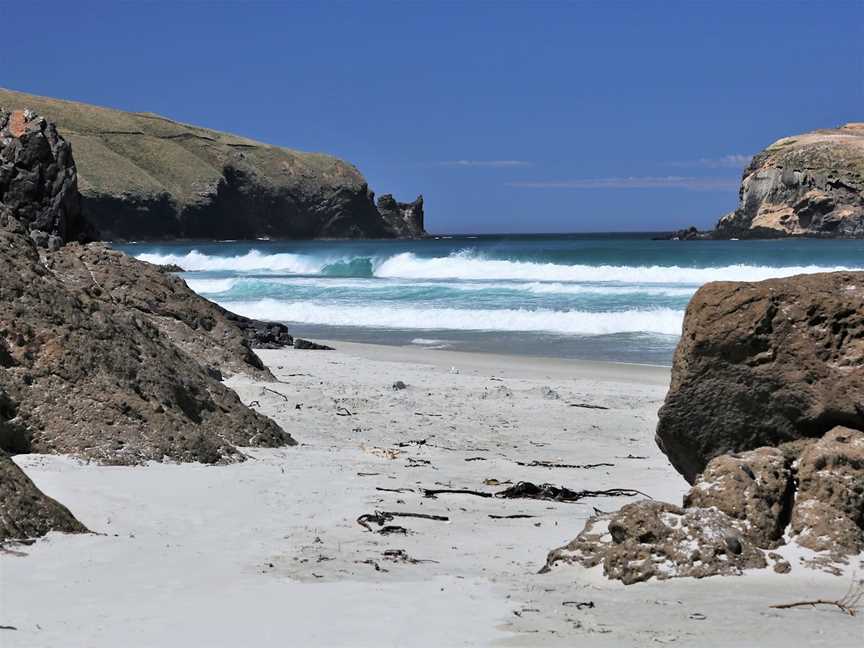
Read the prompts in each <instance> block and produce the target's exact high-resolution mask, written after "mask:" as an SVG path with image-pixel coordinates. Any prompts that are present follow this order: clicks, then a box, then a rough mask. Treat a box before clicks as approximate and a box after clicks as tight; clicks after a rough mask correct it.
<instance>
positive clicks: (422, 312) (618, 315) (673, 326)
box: [220, 299, 684, 335]
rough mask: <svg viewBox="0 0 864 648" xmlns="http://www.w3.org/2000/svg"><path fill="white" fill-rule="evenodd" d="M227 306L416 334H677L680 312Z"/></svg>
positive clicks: (274, 303)
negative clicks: (459, 332)
mask: <svg viewBox="0 0 864 648" xmlns="http://www.w3.org/2000/svg"><path fill="white" fill-rule="evenodd" d="M220 303H221V304H222V305H223V306H225V307H226V308H228V309H230V310H232V311H234V312H237V313H240V314H241V315H246V316H248V317H255V318H260V319H266V320H277V321H285V322H297V323H303V324H326V325H330V326H364V327H370V328H394V329H417V330H434V329H445V330H461V331H543V332H549V333H562V334H571V335H580V334H581V335H602V334H611V333H627V332H647V333H660V334H666V335H679V334H680V332H681V323H682V321H683V318H684V311H682V310H675V309H671V308H658V309H651V310H626V311H610V312H590V311H577V310H571V311H555V310H536V311H532V310H524V309H477V310H467V309H458V308H413V307H386V308H385V307H382V306H380V305H378V306H348V305H339V306H335V307H334V305H333V304H326V303H318V302H309V301H307V302H298V301H294V302H286V301H278V300H275V299H261V300H257V301H222V302H220Z"/></svg>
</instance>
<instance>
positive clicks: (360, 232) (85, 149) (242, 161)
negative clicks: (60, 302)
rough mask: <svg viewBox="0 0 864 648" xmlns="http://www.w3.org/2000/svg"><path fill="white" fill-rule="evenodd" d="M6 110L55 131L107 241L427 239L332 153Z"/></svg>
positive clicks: (100, 113)
mask: <svg viewBox="0 0 864 648" xmlns="http://www.w3.org/2000/svg"><path fill="white" fill-rule="evenodd" d="M0 107H5V108H6V109H8V110H12V109H24V108H29V109H32V110H35V111H37V112H39V113H40V114H41V115H44V116H45V117H46V118H48V119H50V120H51V121H52V122H55V123H56V124H57V128H58V129H59V131H60V133H62V135H63V136H64V137H66V138H67V139H68V140H69V142H70V143H71V144H72V146H73V148H74V150H75V157H76V160H77V162H78V183H79V187H80V192H81V199H82V205H81V207H82V212H83V214H84V216H85V218H86V219H87V220H88V221H89V222H91V223H92V224H93V225H95V226H96V227H97V228H98V229H99V231H100V235H101V237H102V238H103V239H105V240H138V241H143V240H170V239H176V238H187V239H257V238H262V237H270V238H318V237H329V238H370V237H372V238H393V237H402V236H412V237H413V236H417V235H420V234H422V231H418V230H417V229H416V228H413V229H412V228H411V227H406V226H405V223H404V221H403V220H400V219H395V220H394V219H392V218H391V217H390V215H389V213H388V215H387V216H384V215H382V214H381V213H379V211H378V209H377V208H376V206H375V203H374V196H373V193H372V192H371V191H370V190H369V187H368V184H367V182H366V179H365V178H364V177H363V175H362V174H361V173H360V172H359V171H358V170H357V169H356V168H355V167H354V166H353V165H351V164H349V163H347V162H345V161H343V160H340V159H337V158H335V157H332V156H329V155H322V154H319V153H306V152H302V151H296V150H292V149H287V148H283V147H279V146H272V145H270V144H265V143H262V142H257V141H255V140H251V139H248V138H245V137H239V136H236V135H231V134H228V133H221V132H219V131H214V130H210V129H207V128H200V127H197V126H191V125H188V124H182V123H179V122H176V121H173V120H171V119H167V118H165V117H161V116H159V115H154V114H152V113H130V112H123V111H120V110H111V109H108V108H100V107H98V106H92V105H88V104H84V103H78V102H73V101H61V100H58V99H51V98H47V97H39V96H36V95H30V94H25V93H22V92H14V91H11V90H4V89H0ZM245 118H246V117H244V116H238V119H239V121H243V119H245ZM420 213H421V219H420V222H419V225H420V227H421V228H422V209H421V212H420Z"/></svg>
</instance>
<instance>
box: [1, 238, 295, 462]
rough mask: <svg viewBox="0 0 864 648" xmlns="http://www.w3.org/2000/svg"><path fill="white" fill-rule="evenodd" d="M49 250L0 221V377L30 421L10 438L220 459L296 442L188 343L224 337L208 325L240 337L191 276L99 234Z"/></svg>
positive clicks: (130, 458)
mask: <svg viewBox="0 0 864 648" xmlns="http://www.w3.org/2000/svg"><path fill="white" fill-rule="evenodd" d="M45 255H46V258H45V259H41V258H40V256H39V254H38V252H37V248H36V247H35V246H34V245H33V244H32V242H31V241H30V239H29V238H28V237H27V236H25V235H23V234H18V233H15V232H10V231H7V230H4V229H2V228H0V276H2V277H3V281H2V282H0V349H2V352H0V360H2V364H3V367H2V368H0V389H2V390H3V391H5V392H6V393H7V394H8V396H9V397H10V398H11V399H13V400H14V401H16V402H17V421H18V425H20V426H21V427H23V428H24V429H25V430H26V433H25V435H24V438H23V440H22V439H21V438H20V436H16V435H12V439H13V442H9V443H8V444H7V441H6V440H4V439H2V438H0V440H3V444H2V446H0V447H2V449H4V450H6V451H11V452H23V451H35V452H45V453H69V454H74V455H76V456H79V457H82V458H85V459H92V460H96V461H100V462H105V463H111V464H134V463H140V462H144V461H147V460H156V461H161V460H163V459H170V460H174V461H202V462H206V463H215V462H231V461H240V460H242V459H243V456H242V454H241V453H240V452H239V451H238V450H237V446H280V445H291V444H294V441H293V439H292V438H291V437H290V436H289V435H288V434H287V433H286V432H284V431H283V430H282V429H281V428H279V426H277V425H276V424H275V423H274V422H273V421H271V420H270V419H268V418H266V417H264V416H261V415H260V414H257V413H256V412H254V411H252V410H250V409H249V408H247V407H245V406H244V405H243V404H242V403H241V402H240V399H239V398H238V397H237V395H236V394H235V393H234V392H233V391H231V390H229V389H228V388H226V387H225V386H223V385H222V384H221V383H219V382H218V381H216V380H214V379H213V378H212V377H211V376H210V375H208V373H207V370H206V369H205V368H204V367H203V366H202V364H201V363H200V361H201V359H202V358H199V357H198V355H196V354H195V353H190V352H186V351H184V350H182V348H181V345H187V348H189V349H191V350H193V351H194V349H198V348H204V347H206V346H208V345H209V346H211V347H216V346H217V341H216V339H215V338H211V337H209V336H205V334H204V333H203V332H202V331H209V332H210V333H214V332H217V331H220V330H222V331H224V332H225V333H226V335H227V334H230V332H231V331H232V330H233V335H234V336H236V337H235V339H236V340H237V344H238V345H239V344H241V343H242V341H243V340H242V335H241V334H240V332H239V331H238V330H237V329H236V328H233V329H232V328H231V327H229V325H228V324H227V323H225V322H224V321H220V320H218V319H215V318H214V319H213V320H211V319H208V313H210V312H212V311H209V310H207V309H208V307H207V306H206V304H207V302H206V300H202V299H200V298H197V299H198V301H193V300H192V299H191V295H194V293H192V292H191V291H189V290H188V288H186V287H185V285H184V284H183V282H182V280H180V279H178V278H176V277H173V276H172V275H166V274H163V273H161V272H159V271H158V269H156V268H155V267H154V266H148V265H147V264H142V263H141V262H138V261H135V260H134V259H129V258H128V257H125V256H124V255H122V254H120V253H119V252H116V251H112V250H107V249H106V248H104V246H102V245H100V244H92V245H89V246H81V245H78V244H72V245H66V246H64V247H63V248H62V249H61V250H60V251H58V252H54V253H47V252H46V253H45ZM172 290H173V291H174V292H173V293H172ZM184 291H187V292H188V294H187V292H184ZM157 296H158V297H159V298H158V299H157V298H156V297H157ZM163 297H164V299H163ZM187 298H188V299H187ZM184 304H185V305H184ZM210 307H212V305H210ZM193 324H197V328H193ZM163 328H164V330H165V331H167V333H166V332H163ZM195 331H199V332H201V333H198V335H199V341H198V342H194V341H193V333H194V332H195ZM172 336H173V337H172ZM237 348H238V347H235V349H237ZM245 350H246V351H248V348H245ZM240 353H243V350H242V348H240ZM249 353H251V352H249ZM231 355H232V353H230V352H228V351H223V352H221V356H222V358H223V360H225V358H228V357H230V356H231ZM235 362H236V363H237V364H236V366H237V367H240V366H241V363H242V360H240V359H237V358H235ZM206 364H210V365H215V364H216V363H212V362H209V361H206ZM225 364H227V361H226V363H225ZM225 364H219V366H221V367H223V369H224V367H225ZM244 364H245V363H244ZM247 366H248V365H247ZM22 446H24V447H22Z"/></svg>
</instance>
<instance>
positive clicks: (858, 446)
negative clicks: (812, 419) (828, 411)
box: [792, 427, 864, 556]
mask: <svg viewBox="0 0 864 648" xmlns="http://www.w3.org/2000/svg"><path fill="white" fill-rule="evenodd" d="M797 476H798V494H797V498H796V500H795V508H794V510H793V513H792V533H793V535H794V538H795V541H796V542H797V543H798V544H800V545H801V546H803V547H807V548H808V549H813V550H814V551H829V552H831V553H832V554H835V555H840V556H842V555H854V554H857V553H859V552H860V551H864V432H859V431H857V430H850V429H849V428H845V427H835V428H834V429H833V430H831V431H830V432H828V433H827V434H826V435H825V436H823V437H822V438H821V439H819V440H818V441H816V442H814V443H812V444H811V445H809V446H808V447H807V448H806V449H805V450H804V451H803V452H802V453H801V457H800V458H799V460H798V474H797Z"/></svg>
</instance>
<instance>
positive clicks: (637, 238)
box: [116, 234, 864, 365]
mask: <svg viewBox="0 0 864 648" xmlns="http://www.w3.org/2000/svg"><path fill="white" fill-rule="evenodd" d="M650 237H651V235H650V234H590V235H589V234H573V235H506V236H505V235H501V236H440V237H435V238H430V239H424V240H420V241H252V242H249V241H245V242H232V241H220V242H184V243H177V244H173V243H172V244H163V243H160V244H150V243H147V244H136V243H133V244H124V245H116V247H117V248H119V249H121V250H123V251H125V252H127V253H129V254H131V255H133V256H136V257H138V258H139V259H143V260H145V261H150V262H152V263H174V264H177V265H179V266H180V267H182V268H183V269H184V270H186V272H184V273H183V274H182V275H181V276H182V277H183V279H185V280H186V282H187V283H188V285H189V286H190V288H192V289H193V290H195V291H196V292H198V293H199V294H201V295H203V296H205V297H207V298H208V299H211V300H213V301H215V302H217V303H219V304H221V305H222V306H224V307H225V308H228V309H230V310H232V311H235V312H237V313H240V314H242V315H247V316H249V317H255V318H260V319H269V320H277V321H281V322H285V323H287V324H289V325H290V327H291V329H292V332H294V334H295V335H299V336H301V337H311V338H321V339H331V340H348V341H358V342H372V343H379V344H396V345H407V344H410V345H414V346H418V347H424V348H428V349H430V350H432V349H453V350H472V351H489V352H498V353H515V354H528V355H538V356H551V357H565V358H581V359H589V360H610V361H615V362H632V363H640V364H658V365H669V364H671V361H672V353H673V351H674V348H675V344H676V343H677V341H678V337H679V335H680V330H681V323H682V321H683V317H684V309H685V308H686V306H687V302H688V301H689V300H690V297H691V296H692V295H693V293H694V292H695V291H696V289H697V288H698V287H699V286H700V285H702V284H703V283H705V282H708V281H717V280H736V281H755V280H760V279H767V278H769V277H782V276H789V275H794V274H799V273H811V272H826V271H832V270H841V269H864V241H822V240H778V241H654V240H651V238H650Z"/></svg>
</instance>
